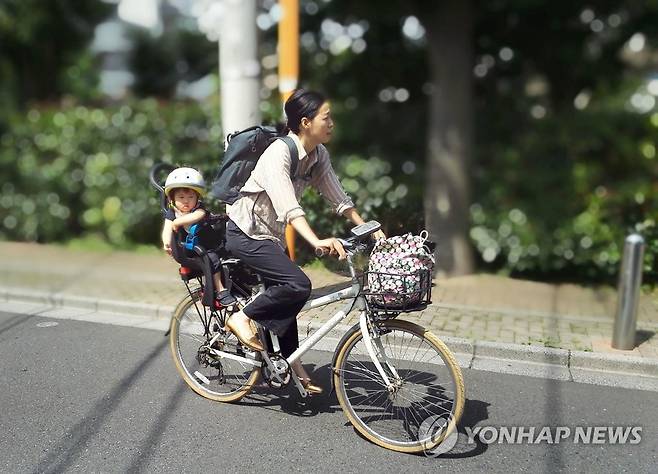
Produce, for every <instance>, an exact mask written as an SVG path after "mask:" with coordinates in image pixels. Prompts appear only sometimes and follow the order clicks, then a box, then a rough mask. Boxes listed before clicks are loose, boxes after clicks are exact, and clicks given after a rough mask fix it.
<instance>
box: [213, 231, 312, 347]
mask: <svg viewBox="0 0 658 474" xmlns="http://www.w3.org/2000/svg"><path fill="white" fill-rule="evenodd" d="M226 249H227V250H228V251H229V252H231V253H232V254H233V255H234V256H235V257H237V258H239V259H240V260H242V261H243V262H244V263H246V264H247V265H249V266H250V267H251V268H253V269H254V271H256V272H257V273H258V274H259V275H260V276H261V277H262V278H263V282H264V283H265V292H264V293H263V294H261V295H259V296H258V298H256V299H255V300H254V301H252V302H251V303H250V304H248V305H247V306H246V307H245V308H244V313H245V314H246V315H247V316H249V317H250V318H251V319H253V320H255V321H258V322H259V323H260V324H262V325H263V326H264V327H265V328H266V329H269V330H270V331H272V332H273V333H274V334H276V335H277V336H278V337H279V344H280V346H281V354H282V355H283V356H284V357H288V356H289V355H290V354H292V353H293V352H294V351H295V349H297V348H298V347H299V340H298V337H297V314H298V313H299V311H300V310H301V309H302V308H303V307H304V305H305V304H306V301H307V300H308V298H309V296H310V295H311V281H310V280H309V279H308V277H307V276H306V274H305V273H304V272H303V271H302V270H301V268H299V266H297V265H296V264H295V263H294V262H293V261H291V260H290V258H288V256H287V255H286V254H285V253H284V251H283V249H282V248H281V247H280V246H279V245H278V244H277V243H275V242H274V241H272V240H256V239H252V238H251V237H248V236H247V235H245V234H244V232H242V230H240V228H239V227H238V226H237V225H235V223H234V222H233V221H229V222H228V225H227V226H226Z"/></svg>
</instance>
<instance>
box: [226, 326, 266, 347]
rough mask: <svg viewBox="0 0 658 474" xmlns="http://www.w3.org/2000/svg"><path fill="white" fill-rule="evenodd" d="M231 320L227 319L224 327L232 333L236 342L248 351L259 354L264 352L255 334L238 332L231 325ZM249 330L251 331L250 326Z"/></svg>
mask: <svg viewBox="0 0 658 474" xmlns="http://www.w3.org/2000/svg"><path fill="white" fill-rule="evenodd" d="M231 319H232V318H228V320H227V321H226V327H227V328H228V330H229V331H231V332H232V333H233V335H234V336H235V337H237V338H238V340H239V341H240V342H241V343H242V344H243V345H245V346H247V347H248V348H249V349H251V350H253V351H258V352H261V351H264V350H265V348H264V347H263V345H262V344H261V343H260V341H259V340H258V336H257V335H256V334H254V333H253V332H250V331H244V330H242V331H241V330H239V329H238V328H237V327H236V326H235V325H233V324H232V323H231ZM249 329H252V326H251V325H249Z"/></svg>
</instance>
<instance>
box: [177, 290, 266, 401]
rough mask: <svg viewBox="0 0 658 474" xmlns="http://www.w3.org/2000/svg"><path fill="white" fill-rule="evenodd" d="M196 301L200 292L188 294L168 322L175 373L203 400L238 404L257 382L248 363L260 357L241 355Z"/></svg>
mask: <svg viewBox="0 0 658 474" xmlns="http://www.w3.org/2000/svg"><path fill="white" fill-rule="evenodd" d="M200 300H201V291H200V290H197V291H194V292H192V294H191V295H190V296H188V297H187V298H185V299H184V300H183V301H181V302H180V303H179V305H178V307H177V308H176V310H175V312H174V315H173V316H172V318H171V326H170V334H169V346H170V349H171V354H172V356H173V358H174V364H175V365H176V370H177V371H178V373H179V374H180V376H181V377H182V378H183V380H184V381H185V383H186V384H187V385H188V386H189V387H190V388H191V389H192V390H194V391H195V392H196V393H198V394H199V395H201V396H203V397H205V398H208V399H210V400H215V401H220V402H234V401H237V400H240V399H241V398H242V397H244V396H245V395H246V394H248V393H249V392H250V391H251V389H252V388H253V387H254V385H255V384H256V382H257V381H258V378H259V376H260V364H258V366H256V365H253V364H251V363H249V362H248V360H253V361H255V362H257V361H260V354H255V353H253V352H250V351H245V350H244V349H243V347H242V346H241V345H240V344H239V343H238V340H237V339H236V337H235V336H234V335H233V334H232V333H231V332H229V331H225V330H224V328H222V327H221V324H220V321H219V320H218V318H217V317H216V316H215V315H213V314H211V313H210V311H208V308H206V307H204V306H203V305H202V304H201V301H200ZM247 359H248V360H247Z"/></svg>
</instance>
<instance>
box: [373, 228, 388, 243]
mask: <svg viewBox="0 0 658 474" xmlns="http://www.w3.org/2000/svg"><path fill="white" fill-rule="evenodd" d="M371 237H372V238H373V239H374V240H375V241H377V240H382V239H385V238H386V234H384V232H382V231H381V229H380V230H378V231H377V232H373V233H372V236H371Z"/></svg>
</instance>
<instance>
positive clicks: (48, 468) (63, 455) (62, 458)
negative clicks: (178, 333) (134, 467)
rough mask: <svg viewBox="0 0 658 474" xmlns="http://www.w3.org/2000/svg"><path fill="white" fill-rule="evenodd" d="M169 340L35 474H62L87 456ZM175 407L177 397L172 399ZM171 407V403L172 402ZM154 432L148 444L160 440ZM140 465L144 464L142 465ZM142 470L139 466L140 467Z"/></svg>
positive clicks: (94, 409)
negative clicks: (115, 412)
mask: <svg viewBox="0 0 658 474" xmlns="http://www.w3.org/2000/svg"><path fill="white" fill-rule="evenodd" d="M167 343H168V340H166V339H165V340H164V341H162V342H161V343H160V344H158V345H157V346H155V347H154V348H153V350H152V351H151V352H150V353H148V354H147V355H146V356H144V358H143V359H142V361H141V362H139V363H138V364H137V365H136V366H135V368H134V369H133V370H132V371H130V372H129V373H128V374H127V375H126V376H125V377H123V378H122V379H121V380H120V381H119V383H118V384H117V385H116V386H115V387H114V388H113V389H112V390H111V391H110V392H109V394H108V395H107V396H104V397H102V398H100V399H98V400H97V401H96V403H94V406H93V407H92V408H91V409H90V410H89V411H88V412H87V414H86V415H85V416H83V417H82V419H81V420H80V421H79V422H78V423H77V424H76V425H75V426H73V428H71V429H70V430H69V431H68V432H67V433H66V434H65V435H64V437H63V438H62V440H61V441H60V442H59V445H57V446H55V447H54V448H53V449H52V450H51V451H50V454H48V455H47V456H46V457H45V458H44V459H42V460H41V461H40V462H39V464H38V466H37V468H36V469H35V472H38V473H45V472H48V473H50V472H63V471H65V470H67V468H69V467H71V466H72V465H73V464H74V463H75V460H76V459H77V458H78V457H80V455H81V454H83V453H84V450H85V449H86V446H87V443H88V442H89V440H90V439H91V438H92V437H94V436H96V435H97V434H98V433H99V432H100V430H101V427H102V426H103V423H104V422H105V420H106V419H107V418H108V417H109V416H110V415H111V414H112V413H113V412H114V411H115V410H116V409H117V407H118V406H119V404H120V403H121V401H122V400H123V398H124V397H125V396H126V395H127V394H128V393H129V388H130V386H131V385H133V384H134V383H135V381H136V380H137V379H138V378H139V377H141V376H142V375H144V374H145V373H146V369H147V368H148V367H149V366H150V365H151V364H152V363H153V362H155V360H156V359H157V357H158V355H159V354H160V352H162V350H163V349H164V348H165V347H166V346H167ZM173 399H174V401H175V403H177V401H176V400H175V397H173ZM170 403H172V402H171V401H170ZM156 429H157V430H159V431H161V430H160V427H159V426H158V427H155V428H154V429H153V430H152V433H151V436H149V438H147V440H146V441H145V442H147V443H148V442H150V440H151V439H153V440H157V439H158V438H159V436H160V434H159V433H156V432H155V430H156ZM140 465H141V463H140ZM138 467H139V466H138Z"/></svg>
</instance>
